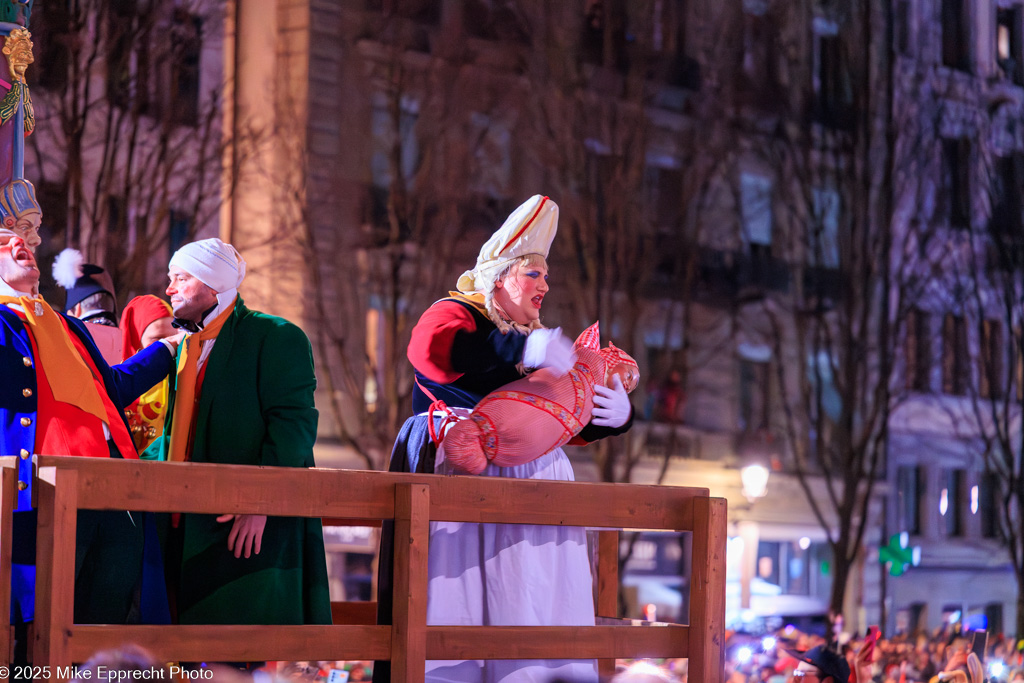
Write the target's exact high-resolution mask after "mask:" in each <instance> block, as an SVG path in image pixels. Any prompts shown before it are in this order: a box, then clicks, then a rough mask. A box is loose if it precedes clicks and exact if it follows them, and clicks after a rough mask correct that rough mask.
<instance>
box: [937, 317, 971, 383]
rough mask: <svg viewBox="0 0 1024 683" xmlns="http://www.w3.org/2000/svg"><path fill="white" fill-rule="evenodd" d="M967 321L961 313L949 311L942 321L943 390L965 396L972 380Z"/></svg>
mask: <svg viewBox="0 0 1024 683" xmlns="http://www.w3.org/2000/svg"><path fill="white" fill-rule="evenodd" d="M969 359H970V355H969V351H968V346H967V323H966V321H965V320H964V317H963V316H961V315H953V314H952V313H947V314H946V317H945V319H943V321H942V391H943V392H944V393H946V394H954V395H956V396H963V395H965V394H966V393H967V390H968V388H969V386H970V381H971V368H970V364H969V363H970V361H969Z"/></svg>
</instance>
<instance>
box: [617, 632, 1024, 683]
mask: <svg viewBox="0 0 1024 683" xmlns="http://www.w3.org/2000/svg"><path fill="white" fill-rule="evenodd" d="M727 635H728V638H727V641H726V661H725V667H726V670H725V680H727V681H728V682H729V683H794V682H795V683H801V681H803V680H805V679H804V678H801V677H799V676H797V677H794V675H793V672H794V671H795V670H796V669H797V667H798V665H799V664H800V659H799V658H798V656H799V654H800V653H806V652H808V651H811V650H813V649H814V648H817V647H821V646H826V647H832V648H834V649H835V650H836V651H837V652H838V653H839V654H841V655H842V656H843V657H845V659H846V661H847V662H848V663H849V666H850V671H851V674H850V681H851V683H939V682H940V681H944V680H949V681H956V680H961V681H963V680H966V682H967V683H983V681H987V683H1024V640H1022V641H1014V640H1012V639H1008V638H1006V637H1004V636H1002V635H992V636H988V635H986V634H985V632H983V631H977V632H975V631H968V632H964V631H961V630H960V628H959V625H954V626H952V627H946V628H942V629H939V630H937V631H935V632H932V633H917V634H899V635H894V636H892V637H889V638H882V639H880V640H879V641H878V642H877V644H876V645H875V647H874V652H873V653H872V654H871V656H870V657H869V659H870V662H869V666H870V668H869V669H868V671H869V672H870V679H871V680H870V682H869V681H861V680H855V677H856V673H855V671H856V668H857V667H856V665H855V660H856V656H857V653H858V652H861V651H862V648H863V647H864V642H865V639H864V636H863V635H861V636H859V637H858V636H850V635H849V634H841V635H840V637H839V638H838V639H837V640H838V642H836V643H832V644H831V645H829V644H827V643H826V640H825V638H824V637H822V636H820V635H814V634H809V633H803V632H801V631H798V630H797V629H795V628H794V627H792V626H787V627H785V628H783V629H780V630H778V631H775V632H772V633H767V634H761V635H757V636H754V635H751V634H747V633H742V632H737V633H729V634H727ZM972 651H973V652H975V654H976V655H977V656H978V658H979V660H980V662H981V665H982V670H983V676H982V677H981V678H980V680H979V677H978V676H977V675H976V674H975V675H973V676H972V674H971V672H970V671H969V667H968V663H967V662H968V655H969V654H970V653H971V652H972ZM954 671H962V672H963V676H960V677H957V676H954V675H952V674H950V673H943V672H954ZM940 674H943V675H941V676H940ZM656 682H671V683H687V676H686V660H643V661H638V662H626V663H623V665H622V666H621V667H620V673H619V674H617V675H616V677H615V678H614V679H613V683H656Z"/></svg>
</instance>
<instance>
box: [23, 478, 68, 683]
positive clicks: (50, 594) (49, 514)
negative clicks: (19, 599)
mask: <svg viewBox="0 0 1024 683" xmlns="http://www.w3.org/2000/svg"><path fill="white" fill-rule="evenodd" d="M35 485H36V487H37V488H36V493H37V495H38V501H39V523H38V526H37V541H36V619H35V649H34V651H33V657H34V660H35V661H33V664H35V665H41V666H46V665H49V666H51V667H54V668H53V670H54V671H56V667H68V666H70V665H71V653H70V649H69V647H68V638H69V637H70V635H71V628H72V626H73V624H74V618H75V529H76V527H77V524H78V473H77V472H75V471H74V470H65V469H59V468H56V467H42V468H40V469H39V473H38V475H37V476H36V482H35Z"/></svg>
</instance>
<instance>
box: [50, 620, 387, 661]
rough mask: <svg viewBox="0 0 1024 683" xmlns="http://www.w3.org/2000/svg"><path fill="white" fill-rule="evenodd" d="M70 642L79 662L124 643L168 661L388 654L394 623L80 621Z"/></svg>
mask: <svg viewBox="0 0 1024 683" xmlns="http://www.w3.org/2000/svg"><path fill="white" fill-rule="evenodd" d="M69 642H70V655H71V658H72V659H73V660H74V661H75V662H84V661H85V660H86V659H88V658H89V657H90V656H92V654H93V653H95V652H96V651H98V650H107V649H110V648H113V647H119V646H120V645H122V644H123V643H134V644H136V645H139V646H141V647H143V648H145V649H146V650H148V651H149V652H152V653H153V654H154V655H155V656H156V657H157V658H158V659H160V660H166V661H185V662H189V661H191V662H200V661H222V662H252V661H260V660H283V661H295V660H307V659H309V660H334V659H387V658H388V657H389V656H390V655H391V627H390V626H222V625H218V626H106V625H103V626H94V625H88V626H86V625H76V626H74V627H73V628H72V629H71V637H70V639H69ZM39 663H40V662H36V664H39Z"/></svg>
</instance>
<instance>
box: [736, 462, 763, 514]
mask: <svg viewBox="0 0 1024 683" xmlns="http://www.w3.org/2000/svg"><path fill="white" fill-rule="evenodd" d="M768 475H769V471H768V468H767V467H765V466H764V465H760V464H756V463H755V464H751V465H747V466H746V467H744V468H743V469H741V470H740V481H741V482H743V496H744V497H745V498H746V499H747V502H748V503H751V504H753V502H754V501H755V500H757V499H758V498H764V496H765V494H766V493H768Z"/></svg>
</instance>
